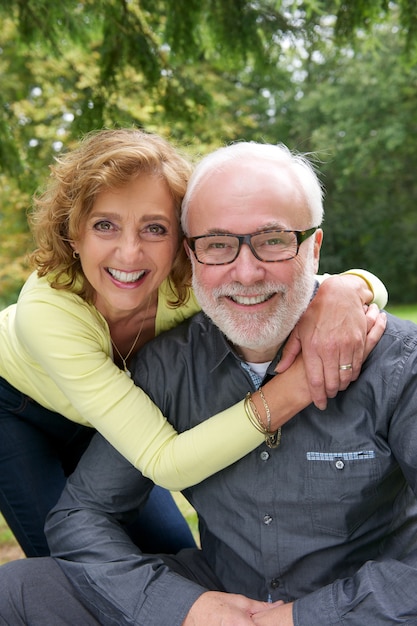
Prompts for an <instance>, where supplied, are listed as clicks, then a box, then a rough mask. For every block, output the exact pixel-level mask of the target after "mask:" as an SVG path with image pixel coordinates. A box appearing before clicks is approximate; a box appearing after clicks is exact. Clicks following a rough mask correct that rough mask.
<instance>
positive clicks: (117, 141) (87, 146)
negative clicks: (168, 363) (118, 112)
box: [29, 128, 191, 306]
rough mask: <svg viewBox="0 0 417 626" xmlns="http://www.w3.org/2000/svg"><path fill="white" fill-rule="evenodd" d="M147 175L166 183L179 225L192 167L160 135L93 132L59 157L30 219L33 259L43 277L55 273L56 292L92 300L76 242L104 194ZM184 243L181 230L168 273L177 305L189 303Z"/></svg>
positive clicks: (129, 131)
mask: <svg viewBox="0 0 417 626" xmlns="http://www.w3.org/2000/svg"><path fill="white" fill-rule="evenodd" d="M142 174H149V175H152V176H160V177H161V178H162V179H163V180H164V181H165V182H166V183H167V185H168V188H169V190H170V193H171V195H172V198H173V200H174V205H175V210H176V213H177V217H178V221H180V214H181V202H182V199H183V197H184V194H185V191H186V188H187V183H188V179H189V177H190V174H191V164H190V163H189V161H187V160H186V159H185V158H184V157H183V156H182V155H181V154H180V153H179V152H178V151H177V150H176V148H174V147H173V146H171V145H170V144H169V143H168V142H167V141H166V140H165V139H163V138H162V137H160V136H159V135H156V134H153V133H148V132H144V131H141V130H137V129H134V128H129V129H116V130H100V131H94V132H91V133H88V134H87V135H85V137H84V138H83V139H82V140H81V142H80V144H79V145H78V147H77V148H76V149H74V150H72V151H70V152H68V153H66V154H64V155H63V156H60V157H58V158H57V159H56V163H55V164H54V165H52V166H51V176H50V178H49V180H48V184H47V187H46V189H45V191H43V193H41V194H39V195H36V196H35V197H34V205H33V211H32V213H31V215H30V216H29V219H30V223H31V227H32V231H33V234H34V237H35V241H36V245H37V248H36V250H35V251H34V252H33V253H32V255H31V260H32V262H33V263H34V265H35V267H36V269H37V272H38V275H39V276H46V275H48V276H49V275H50V277H51V285H52V287H54V288H55V289H68V290H71V291H74V292H75V293H77V294H78V295H80V296H81V297H82V298H84V299H85V300H90V301H91V300H92V298H93V296H94V292H93V288H92V287H91V285H90V283H89V282H88V280H87V278H86V277H85V275H84V273H83V271H82V268H81V264H80V261H79V259H75V258H74V256H73V248H72V247H71V242H72V241H74V240H77V239H78V238H79V236H80V233H81V230H82V227H83V224H84V223H85V220H86V218H87V217H88V215H89V213H90V212H91V210H92V208H93V205H94V201H95V199H96V197H97V195H98V194H99V193H101V192H102V191H105V190H114V189H117V188H120V187H123V186H124V185H126V184H127V183H129V182H130V181H131V180H133V179H135V178H136V177H137V176H139V175H142ZM181 240H182V231H181V229H180V238H179V242H178V252H177V255H176V258H175V261H174V264H173V267H172V270H171V272H170V274H169V280H170V285H171V288H172V294H173V299H172V301H171V304H172V305H173V306H174V305H175V306H178V305H179V304H183V303H185V302H186V301H187V296H188V289H187V287H188V286H189V284H190V280H191V266H190V263H189V260H188V257H187V255H186V253H185V251H184V247H183V246H182V245H181Z"/></svg>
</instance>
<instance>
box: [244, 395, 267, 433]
mask: <svg viewBox="0 0 417 626" xmlns="http://www.w3.org/2000/svg"><path fill="white" fill-rule="evenodd" d="M243 404H244V407H245V411H246V415H247V416H248V419H249V421H250V423H251V424H252V426H254V427H255V428H256V430H258V431H259V432H260V433H262V434H263V435H268V434H269V433H268V431H267V430H266V428H265V426H264V425H263V424H262V420H261V418H260V415H259V413H258V411H257V409H256V406H255V405H254V403H253V401H252V394H251V392H250V391H249V392H248V393H247V394H246V397H245V401H244V403H243Z"/></svg>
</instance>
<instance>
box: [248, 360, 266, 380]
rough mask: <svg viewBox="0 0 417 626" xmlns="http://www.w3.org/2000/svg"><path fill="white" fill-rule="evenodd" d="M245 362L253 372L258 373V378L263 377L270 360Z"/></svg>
mask: <svg viewBox="0 0 417 626" xmlns="http://www.w3.org/2000/svg"><path fill="white" fill-rule="evenodd" d="M246 363H247V364H248V365H249V367H250V368H251V370H252V371H254V372H255V374H258V376H259V378H261V379H263V378H264V377H265V374H266V370H267V369H268V367H269V365H270V363H271V361H265V363H251V362H250V361H246Z"/></svg>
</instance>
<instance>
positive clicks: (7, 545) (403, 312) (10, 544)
mask: <svg viewBox="0 0 417 626" xmlns="http://www.w3.org/2000/svg"><path fill="white" fill-rule="evenodd" d="M387 311H389V312H390V313H392V314H393V315H397V316H398V317H401V318H403V319H408V320H411V321H412V322H415V323H416V324H417V304H415V305H411V304H410V305H398V306H397V305H393V306H391V305H389V306H387ZM173 495H174V499H175V501H176V503H177V504H178V507H179V508H180V510H181V512H182V514H183V515H184V517H185V519H186V520H187V522H188V524H189V525H190V528H191V531H192V533H193V535H194V537H195V539H196V541H197V542H198V522H197V514H196V512H195V510H194V509H193V507H192V506H191V505H190V504H189V503H188V502H187V500H186V499H185V498H184V496H183V495H182V494H180V493H175V494H173ZM18 556H20V555H19V551H18V546H17V543H16V540H15V539H14V537H13V535H12V533H11V531H10V530H9V528H8V526H7V524H6V522H5V521H4V519H3V517H2V516H1V515H0V564H1V563H4V562H6V561H8V560H11V559H13V558H18Z"/></svg>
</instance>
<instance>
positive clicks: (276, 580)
mask: <svg viewBox="0 0 417 626" xmlns="http://www.w3.org/2000/svg"><path fill="white" fill-rule="evenodd" d="M280 584H281V581H280V579H279V578H273V579H272V580H271V587H272V589H277V588H278V587H279V586H280Z"/></svg>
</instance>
